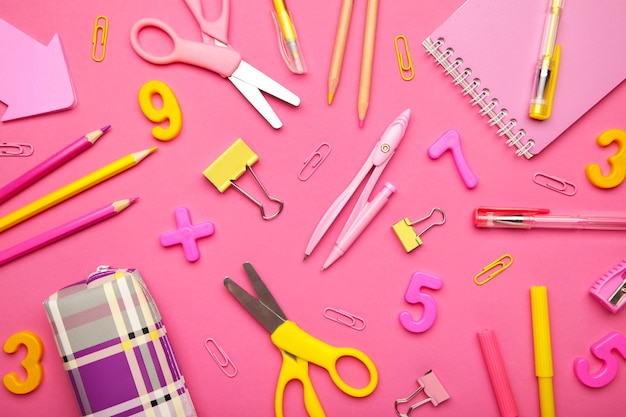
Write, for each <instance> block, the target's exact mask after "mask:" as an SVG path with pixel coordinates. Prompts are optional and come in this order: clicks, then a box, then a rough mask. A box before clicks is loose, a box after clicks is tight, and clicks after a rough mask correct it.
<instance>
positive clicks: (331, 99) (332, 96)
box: [328, 93, 335, 104]
mask: <svg viewBox="0 0 626 417" xmlns="http://www.w3.org/2000/svg"><path fill="white" fill-rule="evenodd" d="M333 98H335V95H334V94H333V93H328V104H333Z"/></svg>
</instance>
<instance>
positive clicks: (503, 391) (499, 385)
mask: <svg viewBox="0 0 626 417" xmlns="http://www.w3.org/2000/svg"><path fill="white" fill-rule="evenodd" d="M478 341H479V342H480V347H481V350H482V351H483V356H484V357H485V363H486V364H487V371H488V372H489V379H490V380H491V385H492V386H493V392H494V393H495V394H496V400H497V401H498V408H499V409H500V415H501V416H502V417H517V405H516V404H515V398H513V391H511V385H510V384H509V379H508V377H507V375H506V370H505V369H504V361H503V360H502V356H501V355H500V349H499V348H498V341H497V340H496V335H495V333H494V332H493V330H491V329H484V330H481V331H479V332H478Z"/></svg>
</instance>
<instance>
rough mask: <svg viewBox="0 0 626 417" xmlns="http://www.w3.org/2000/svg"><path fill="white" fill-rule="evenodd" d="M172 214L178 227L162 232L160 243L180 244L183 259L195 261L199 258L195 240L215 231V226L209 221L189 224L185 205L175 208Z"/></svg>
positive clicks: (165, 244)
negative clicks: (183, 255)
mask: <svg viewBox="0 0 626 417" xmlns="http://www.w3.org/2000/svg"><path fill="white" fill-rule="evenodd" d="M174 215H175V216H176V225H177V226H178V229H177V230H174V231H173V232H167V233H163V234H162V235H161V238H160V241H161V245H163V246H172V245H176V244H181V245H183V251H184V252H185V259H187V260H188V261H189V262H195V261H197V260H198V259H200V248H199V247H198V242H197V240H198V239H200V238H202V237H206V236H211V235H212V234H213V233H215V226H214V225H213V223H211V222H207V223H201V224H196V225H193V224H191V215H190V213H189V210H188V209H187V208H186V207H180V208H177V209H176V212H175V213H174Z"/></svg>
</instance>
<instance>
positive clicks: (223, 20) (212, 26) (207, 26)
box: [185, 0, 230, 45]
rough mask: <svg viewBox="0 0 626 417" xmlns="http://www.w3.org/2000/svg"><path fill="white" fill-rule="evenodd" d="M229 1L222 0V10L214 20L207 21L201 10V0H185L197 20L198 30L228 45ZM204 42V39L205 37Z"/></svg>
mask: <svg viewBox="0 0 626 417" xmlns="http://www.w3.org/2000/svg"><path fill="white" fill-rule="evenodd" d="M229 2H230V0H222V10H221V11H220V15H219V16H218V18H217V19H216V20H213V21H209V20H207V18H206V17H205V16H204V13H203V10H202V0H185V3H186V4H187V7H189V10H190V11H191V14H193V17H194V18H195V19H196V21H197V22H198V25H199V26H200V30H202V33H203V34H205V35H208V36H210V37H212V38H213V39H217V40H218V41H220V42H222V43H224V44H226V45H228V18H229V13H230V9H229ZM205 42H206V39H205Z"/></svg>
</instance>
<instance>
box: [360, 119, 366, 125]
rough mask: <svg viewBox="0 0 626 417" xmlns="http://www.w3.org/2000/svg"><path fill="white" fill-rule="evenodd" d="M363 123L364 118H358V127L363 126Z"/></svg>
mask: <svg viewBox="0 0 626 417" xmlns="http://www.w3.org/2000/svg"><path fill="white" fill-rule="evenodd" d="M364 124H365V120H364V119H360V120H359V127H363V125H364Z"/></svg>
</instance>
